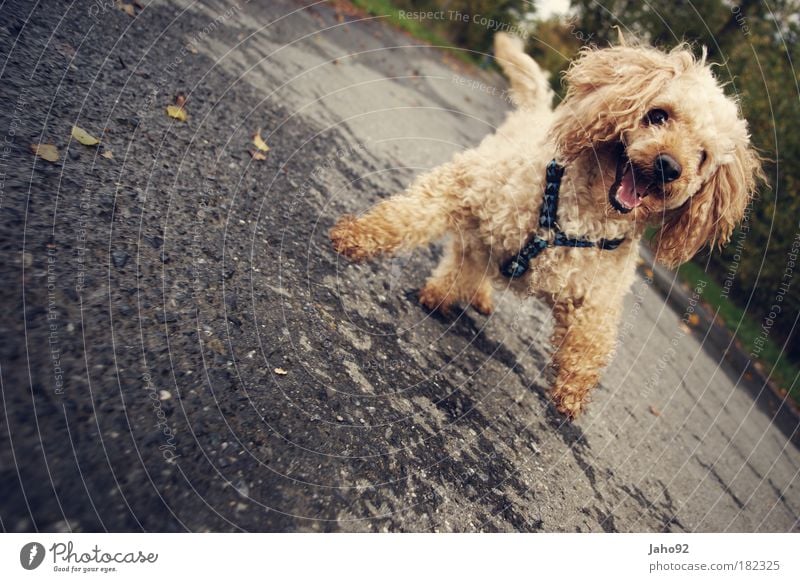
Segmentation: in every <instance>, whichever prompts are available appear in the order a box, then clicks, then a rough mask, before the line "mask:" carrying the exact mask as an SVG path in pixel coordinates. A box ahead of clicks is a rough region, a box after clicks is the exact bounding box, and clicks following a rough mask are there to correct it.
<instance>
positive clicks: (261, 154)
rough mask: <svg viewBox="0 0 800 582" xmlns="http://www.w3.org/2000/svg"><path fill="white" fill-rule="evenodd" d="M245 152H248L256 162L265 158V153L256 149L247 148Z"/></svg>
mask: <svg viewBox="0 0 800 582" xmlns="http://www.w3.org/2000/svg"><path fill="white" fill-rule="evenodd" d="M247 153H249V154H250V157H251V158H253V159H254V160H256V161H257V162H263V161H264V160H266V159H267V154H265V153H264V152H260V151H258V150H247Z"/></svg>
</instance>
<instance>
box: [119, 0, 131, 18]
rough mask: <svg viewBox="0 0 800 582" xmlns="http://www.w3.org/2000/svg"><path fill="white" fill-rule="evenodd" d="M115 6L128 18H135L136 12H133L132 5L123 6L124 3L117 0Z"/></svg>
mask: <svg viewBox="0 0 800 582" xmlns="http://www.w3.org/2000/svg"><path fill="white" fill-rule="evenodd" d="M116 5H117V8H118V9H119V10H122V11H123V12H124V13H125V14H127V15H128V16H136V10H134V8H133V4H125V2H122V1H121V0H117V3H116Z"/></svg>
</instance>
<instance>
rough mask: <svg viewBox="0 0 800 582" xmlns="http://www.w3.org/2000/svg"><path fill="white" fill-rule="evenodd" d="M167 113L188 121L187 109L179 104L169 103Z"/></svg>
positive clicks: (172, 116)
mask: <svg viewBox="0 0 800 582" xmlns="http://www.w3.org/2000/svg"><path fill="white" fill-rule="evenodd" d="M167 115H169V116H170V117H171V118H172V119H177V120H178V121H186V110H185V109H184V108H183V107H179V106H178V105H167Z"/></svg>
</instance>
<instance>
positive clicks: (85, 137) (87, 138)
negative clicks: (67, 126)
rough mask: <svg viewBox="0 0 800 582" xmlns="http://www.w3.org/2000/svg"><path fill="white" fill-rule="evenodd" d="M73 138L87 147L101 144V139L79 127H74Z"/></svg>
mask: <svg viewBox="0 0 800 582" xmlns="http://www.w3.org/2000/svg"><path fill="white" fill-rule="evenodd" d="M72 137H73V138H75V139H76V140H78V141H79V142H80V143H82V144H83V145H85V146H96V145H97V144H99V143H100V140H99V139H97V138H96V137H94V136H93V135H91V134H90V133H88V132H87V131H86V130H85V129H81V128H80V127H78V126H77V125H73V126H72Z"/></svg>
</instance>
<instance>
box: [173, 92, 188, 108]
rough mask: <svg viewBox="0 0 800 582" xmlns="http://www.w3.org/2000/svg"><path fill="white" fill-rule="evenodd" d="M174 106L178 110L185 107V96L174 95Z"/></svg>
mask: <svg viewBox="0 0 800 582" xmlns="http://www.w3.org/2000/svg"><path fill="white" fill-rule="evenodd" d="M175 105H177V106H178V107H180V108H183V106H184V105H186V95H184V94H183V93H178V94H177V95H175Z"/></svg>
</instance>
